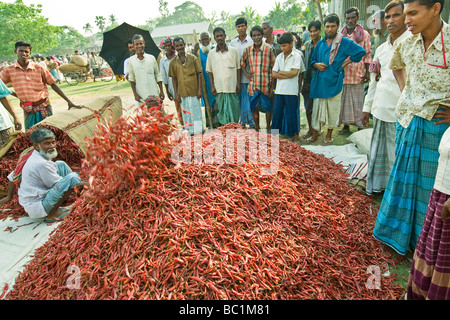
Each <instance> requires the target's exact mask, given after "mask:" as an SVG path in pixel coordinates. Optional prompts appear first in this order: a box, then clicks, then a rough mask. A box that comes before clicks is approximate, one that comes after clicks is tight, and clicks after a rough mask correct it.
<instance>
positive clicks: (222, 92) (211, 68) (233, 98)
mask: <svg viewBox="0 0 450 320" xmlns="http://www.w3.org/2000/svg"><path fill="white" fill-rule="evenodd" d="M213 34H214V40H215V41H216V43H217V46H216V48H215V49H212V50H211V51H210V52H209V54H208V60H207V61H206V72H208V76H209V82H210V84H211V93H212V95H213V96H215V97H216V102H217V107H218V109H219V112H218V114H217V117H218V118H219V122H220V124H221V125H225V124H227V123H239V116H240V108H239V98H238V94H239V93H240V91H241V81H240V79H241V63H240V59H239V52H238V51H237V49H236V48H233V47H230V46H228V45H227V44H226V41H225V40H226V33H225V30H224V29H223V28H221V27H217V28H216V29H214V31H213Z"/></svg>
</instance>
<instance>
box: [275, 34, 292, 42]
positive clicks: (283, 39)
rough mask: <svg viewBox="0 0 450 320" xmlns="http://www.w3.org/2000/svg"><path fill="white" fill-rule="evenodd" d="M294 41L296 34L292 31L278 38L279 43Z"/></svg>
mask: <svg viewBox="0 0 450 320" xmlns="http://www.w3.org/2000/svg"><path fill="white" fill-rule="evenodd" d="M293 41H294V36H293V35H292V33H290V32H285V33H283V34H282V35H281V37H280V38H279V39H278V44H285V43H291V42H293Z"/></svg>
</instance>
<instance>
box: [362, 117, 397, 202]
mask: <svg viewBox="0 0 450 320" xmlns="http://www.w3.org/2000/svg"><path fill="white" fill-rule="evenodd" d="M395 131H396V123H395V122H385V121H382V120H379V119H377V118H376V117H373V134H372V141H371V143H370V151H369V164H368V168H367V181H366V193H367V194H372V193H373V192H381V191H383V190H384V189H386V185H387V182H388V180H389V176H390V174H391V170H392V166H393V165H394V160H395Z"/></svg>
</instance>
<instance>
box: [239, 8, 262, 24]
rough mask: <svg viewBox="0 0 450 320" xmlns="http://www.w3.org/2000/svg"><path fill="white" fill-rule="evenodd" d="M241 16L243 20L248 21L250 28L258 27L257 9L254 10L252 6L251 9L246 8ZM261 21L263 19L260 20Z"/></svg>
mask: <svg viewBox="0 0 450 320" xmlns="http://www.w3.org/2000/svg"><path fill="white" fill-rule="evenodd" d="M241 16H242V17H243V18H245V20H247V25H248V28H249V29H250V28H252V27H253V26H255V25H257V18H258V16H259V15H258V13H257V12H256V10H255V9H253V8H252V7H251V6H250V7H247V6H246V7H245V8H244V10H243V11H241ZM259 20H261V19H259Z"/></svg>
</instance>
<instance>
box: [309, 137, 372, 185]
mask: <svg viewBox="0 0 450 320" xmlns="http://www.w3.org/2000/svg"><path fill="white" fill-rule="evenodd" d="M302 147H303V148H305V149H306V150H308V151H311V152H314V153H317V154H323V155H324V156H325V157H327V158H330V159H332V160H333V161H334V162H335V163H338V164H342V165H343V166H344V170H345V171H346V172H347V173H348V174H350V177H351V178H358V179H365V176H366V174H367V164H368V157H367V154H365V153H364V152H363V151H361V149H359V148H358V147H356V145H354V144H353V143H350V144H346V145H343V146H333V145H331V146H302Z"/></svg>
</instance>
